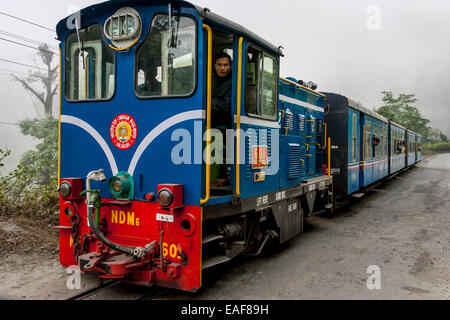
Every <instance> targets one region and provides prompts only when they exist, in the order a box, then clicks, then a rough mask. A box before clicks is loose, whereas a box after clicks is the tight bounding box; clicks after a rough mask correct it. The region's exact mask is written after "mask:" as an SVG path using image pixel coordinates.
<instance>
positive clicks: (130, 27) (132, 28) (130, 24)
mask: <svg viewBox="0 0 450 320" xmlns="http://www.w3.org/2000/svg"><path fill="white" fill-rule="evenodd" d="M135 32H136V19H135V18H134V17H133V16H132V15H130V14H129V15H128V21H127V33H126V34H127V35H132V34H134V33H135Z"/></svg>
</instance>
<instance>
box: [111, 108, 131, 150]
mask: <svg viewBox="0 0 450 320" xmlns="http://www.w3.org/2000/svg"><path fill="white" fill-rule="evenodd" d="M110 136H111V140H112V142H113V144H114V145H115V146H116V147H117V148H119V149H122V150H126V149H129V148H131V147H132V146H133V145H134V143H135V142H136V138H137V125H136V121H134V119H133V118H132V117H131V116H129V115H127V114H121V115H120V116H117V117H116V118H115V119H114V121H113V122H112V123H111V128H110Z"/></svg>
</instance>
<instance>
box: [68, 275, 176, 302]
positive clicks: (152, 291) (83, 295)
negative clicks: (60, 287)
mask: <svg viewBox="0 0 450 320" xmlns="http://www.w3.org/2000/svg"><path fill="white" fill-rule="evenodd" d="M120 283H121V282H120V281H118V280H110V281H107V282H105V283H103V284H102V285H99V286H97V287H93V288H90V289H86V290H83V291H81V292H79V293H77V294H75V295H73V296H70V297H67V298H66V299H65V300H67V301H71V300H72V301H76V300H86V299H87V298H89V297H92V296H94V295H96V294H99V293H100V292H103V291H105V290H107V289H109V288H113V287H116V286H118V285H119V284H120ZM170 290H171V289H168V288H161V287H151V288H149V291H148V292H146V293H144V294H143V295H142V296H140V297H138V298H137V299H136V300H153V299H156V298H157V297H159V296H161V295H163V294H165V293H167V292H168V291H170Z"/></svg>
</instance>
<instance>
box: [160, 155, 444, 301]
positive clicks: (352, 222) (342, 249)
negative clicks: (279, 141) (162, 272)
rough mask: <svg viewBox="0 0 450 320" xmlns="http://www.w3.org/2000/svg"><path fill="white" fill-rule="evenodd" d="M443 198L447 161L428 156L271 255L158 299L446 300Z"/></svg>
mask: <svg viewBox="0 0 450 320" xmlns="http://www.w3.org/2000/svg"><path fill="white" fill-rule="evenodd" d="M449 191H450V154H445V155H438V156H435V157H432V158H430V159H427V160H425V161H424V162H422V163H421V164H419V165H418V166H417V167H415V168H412V169H411V170H409V171H407V172H405V173H403V174H401V175H400V176H398V177H396V178H394V179H393V180H391V181H390V182H389V183H387V184H385V185H383V186H379V187H377V188H376V189H375V190H374V191H372V192H370V193H369V194H367V195H366V196H365V197H364V198H363V199H361V200H359V201H358V202H355V203H352V204H351V205H349V206H347V207H345V208H343V209H341V210H340V211H339V212H338V213H337V214H336V215H335V216H333V217H331V218H324V217H313V218H311V219H309V220H308V221H307V226H306V231H305V233H303V234H302V235H300V236H298V237H297V238H295V239H294V240H292V241H290V242H289V243H288V244H286V245H284V246H282V248H281V250H280V251H278V252H277V253H275V254H273V255H271V256H264V257H259V258H241V259H239V260H237V261H234V262H232V263H231V264H228V265H227V266H226V267H223V268H221V269H219V270H216V271H215V272H212V274H210V275H209V277H208V278H207V279H206V280H205V281H204V286H205V287H204V288H203V289H202V290H201V291H200V292H198V293H197V294H189V293H179V292H172V293H170V294H167V295H164V296H163V297H161V299H195V300H203V299H212V300H215V299H220V300H223V299H236V300H240V299H254V300H260V299H287V300H291V299H449V298H450V264H449V262H450V233H449V230H450V196H449ZM369 266H375V267H371V268H372V269H369V270H368V268H369ZM373 268H375V269H373ZM368 271H369V273H368ZM376 271H379V274H378V273H377V272H376ZM378 275H379V277H377V278H375V276H378ZM369 278H370V279H369ZM368 279H369V280H370V281H368ZM378 281H379V282H378ZM368 283H369V286H370V287H372V288H373V287H375V288H373V289H369V288H368ZM376 284H379V285H380V286H381V287H380V289H377V288H376Z"/></svg>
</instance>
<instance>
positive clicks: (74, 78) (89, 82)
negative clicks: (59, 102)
mask: <svg viewBox="0 0 450 320" xmlns="http://www.w3.org/2000/svg"><path fill="white" fill-rule="evenodd" d="M79 36H80V39H78V35H77V32H73V33H72V34H71V35H69V36H68V37H67V40H66V44H65V57H64V62H65V64H64V66H65V68H64V69H65V88H64V89H65V90H64V91H65V96H66V98H67V99H68V100H70V101H83V100H103V99H110V98H112V96H113V95H114V90H115V77H116V76H115V73H116V61H115V53H114V51H113V50H112V49H111V48H109V47H108V46H107V45H106V44H105V42H104V41H103V38H102V28H101V27H100V25H99V24H94V25H91V26H89V27H87V28H85V29H82V30H80V31H79Z"/></svg>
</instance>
